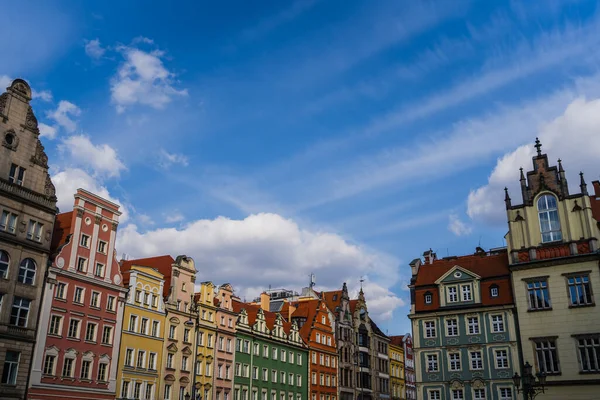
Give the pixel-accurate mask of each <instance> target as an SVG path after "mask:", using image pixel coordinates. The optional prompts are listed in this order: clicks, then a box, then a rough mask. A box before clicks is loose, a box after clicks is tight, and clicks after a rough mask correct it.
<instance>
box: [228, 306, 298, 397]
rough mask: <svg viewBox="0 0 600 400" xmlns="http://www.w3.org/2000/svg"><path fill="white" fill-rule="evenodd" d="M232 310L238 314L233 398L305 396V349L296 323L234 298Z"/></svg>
mask: <svg viewBox="0 0 600 400" xmlns="http://www.w3.org/2000/svg"><path fill="white" fill-rule="evenodd" d="M233 309H234V311H235V312H236V313H237V314H238V315H239V317H238V321H237V326H236V349H235V367H234V377H233V400H305V399H307V398H308V362H307V358H308V348H307V347H306V345H305V344H304V342H303V341H302V339H301V337H300V334H299V332H298V326H297V325H296V323H289V322H287V321H286V319H284V318H283V316H282V315H281V314H279V313H273V312H269V311H265V310H263V309H262V308H261V307H260V306H258V305H254V304H248V303H242V302H240V301H236V300H234V301H233ZM223 400H230V399H223Z"/></svg>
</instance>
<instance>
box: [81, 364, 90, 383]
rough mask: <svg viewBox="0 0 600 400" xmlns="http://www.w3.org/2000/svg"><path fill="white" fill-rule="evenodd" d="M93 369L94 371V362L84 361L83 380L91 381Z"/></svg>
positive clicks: (82, 368) (82, 365)
mask: <svg viewBox="0 0 600 400" xmlns="http://www.w3.org/2000/svg"><path fill="white" fill-rule="evenodd" d="M91 369H92V362H91V361H89V360H83V361H82V362H81V375H80V377H81V379H86V380H89V379H90V374H91V372H92V371H91Z"/></svg>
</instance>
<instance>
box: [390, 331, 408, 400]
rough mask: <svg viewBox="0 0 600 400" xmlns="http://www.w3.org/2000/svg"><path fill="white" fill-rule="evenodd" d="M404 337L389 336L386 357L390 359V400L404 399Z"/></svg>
mask: <svg viewBox="0 0 600 400" xmlns="http://www.w3.org/2000/svg"><path fill="white" fill-rule="evenodd" d="M403 338H404V336H390V345H389V346H388V353H389V354H388V356H389V358H390V395H391V397H392V400H404V399H406V387H405V380H404V344H403V342H402V339H403Z"/></svg>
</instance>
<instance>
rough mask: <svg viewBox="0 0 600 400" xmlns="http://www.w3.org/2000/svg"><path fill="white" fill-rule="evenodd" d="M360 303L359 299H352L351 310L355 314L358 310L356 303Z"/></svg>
mask: <svg viewBox="0 0 600 400" xmlns="http://www.w3.org/2000/svg"><path fill="white" fill-rule="evenodd" d="M357 304H358V300H350V312H351V313H352V314H354V311H356V305H357Z"/></svg>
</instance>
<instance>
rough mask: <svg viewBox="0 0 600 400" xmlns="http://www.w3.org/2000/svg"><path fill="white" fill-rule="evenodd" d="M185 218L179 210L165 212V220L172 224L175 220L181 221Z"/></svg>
mask: <svg viewBox="0 0 600 400" xmlns="http://www.w3.org/2000/svg"><path fill="white" fill-rule="evenodd" d="M184 219H185V216H184V215H183V214H182V213H180V212H179V211H177V210H174V211H172V212H170V213H168V214H165V222H166V223H167V224H172V223H175V222H181V221H183V220H184Z"/></svg>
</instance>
